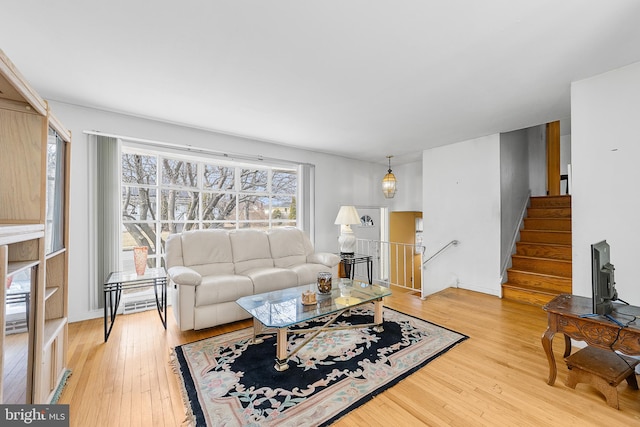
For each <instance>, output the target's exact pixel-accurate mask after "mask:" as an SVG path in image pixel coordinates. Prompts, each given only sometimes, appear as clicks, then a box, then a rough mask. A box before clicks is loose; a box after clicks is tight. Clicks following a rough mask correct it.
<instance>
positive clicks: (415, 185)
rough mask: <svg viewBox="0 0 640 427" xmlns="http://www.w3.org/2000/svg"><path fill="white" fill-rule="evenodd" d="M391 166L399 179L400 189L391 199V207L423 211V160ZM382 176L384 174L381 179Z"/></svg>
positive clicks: (396, 209)
mask: <svg viewBox="0 0 640 427" xmlns="http://www.w3.org/2000/svg"><path fill="white" fill-rule="evenodd" d="M391 166H392V169H393V174H394V175H395V176H396V179H397V180H398V191H397V192H396V195H395V197H394V198H393V199H391V200H390V204H389V209H390V210H391V211H417V212H420V211H422V160H420V161H417V162H413V163H406V164H404V165H400V166H395V167H394V166H393V165H391ZM383 172H384V171H383ZM382 176H384V175H381V177H380V181H382ZM381 191H382V190H381Z"/></svg>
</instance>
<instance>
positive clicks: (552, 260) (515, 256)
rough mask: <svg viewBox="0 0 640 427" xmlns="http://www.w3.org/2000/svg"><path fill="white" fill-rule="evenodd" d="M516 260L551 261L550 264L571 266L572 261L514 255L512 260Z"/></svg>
mask: <svg viewBox="0 0 640 427" xmlns="http://www.w3.org/2000/svg"><path fill="white" fill-rule="evenodd" d="M514 258H519V259H526V260H532V261H535V260H539V261H549V262H554V263H556V262H557V263H558V264H568V265H571V261H570V260H566V259H555V258H547V257H539V256H530V255H522V254H513V255H511V259H514Z"/></svg>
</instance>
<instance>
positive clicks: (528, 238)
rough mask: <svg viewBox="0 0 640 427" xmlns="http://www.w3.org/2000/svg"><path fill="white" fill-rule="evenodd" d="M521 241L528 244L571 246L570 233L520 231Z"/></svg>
mask: <svg viewBox="0 0 640 427" xmlns="http://www.w3.org/2000/svg"><path fill="white" fill-rule="evenodd" d="M520 241H521V242H528V243H552V244H560V245H570V244H571V232H570V231H552V230H544V231H543V230H520Z"/></svg>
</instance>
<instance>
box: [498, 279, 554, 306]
mask: <svg viewBox="0 0 640 427" xmlns="http://www.w3.org/2000/svg"><path fill="white" fill-rule="evenodd" d="M558 295H560V293H555V292H541V291H539V290H536V289H529V288H521V287H512V286H509V285H508V284H507V283H505V284H503V285H502V298H504V299H506V300H510V301H517V302H521V303H524V304H531V305H535V306H538V307H542V306H544V305H545V304H547V303H548V302H549V301H551V300H552V299H554V298H555V297H556V296H558Z"/></svg>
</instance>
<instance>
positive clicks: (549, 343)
mask: <svg viewBox="0 0 640 427" xmlns="http://www.w3.org/2000/svg"><path fill="white" fill-rule="evenodd" d="M554 335H555V332H554V331H552V330H551V328H547V330H546V331H544V334H542V339H541V340H542V348H544V352H545V354H546V355H547V360H548V361H549V379H548V380H547V384H549V385H553V384H554V383H555V382H556V375H557V374H558V368H557V367H556V359H555V356H554V355H553V336H554ZM565 338H566V337H565ZM569 342H571V340H569ZM569 350H571V346H570V345H569ZM566 351H567V350H566V349H565V353H566Z"/></svg>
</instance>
